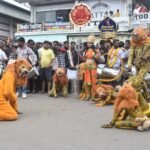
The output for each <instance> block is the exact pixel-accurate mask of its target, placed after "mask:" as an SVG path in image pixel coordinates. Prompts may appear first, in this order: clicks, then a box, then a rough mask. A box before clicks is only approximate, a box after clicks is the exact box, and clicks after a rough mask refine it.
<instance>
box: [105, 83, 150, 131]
mask: <svg viewBox="0 0 150 150" xmlns="http://www.w3.org/2000/svg"><path fill="white" fill-rule="evenodd" d="M122 113H124V114H125V115H123V117H122ZM146 120H148V118H147V117H146V116H145V115H144V114H143V112H142V110H141V107H140V105H139V102H138V93H137V92H136V90H135V89H134V88H133V87H132V86H131V84H130V83H125V84H124V85H123V87H122V88H121V89H120V91H119V94H118V95H117V98H116V100H115V104H114V116H113V119H112V121H111V122H110V124H106V125H104V126H103V127H104V128H111V127H113V126H115V127H116V128H122V129H137V130H142V129H141V128H142V126H143V125H144V126H145V121H146ZM149 126H150V124H149Z"/></svg>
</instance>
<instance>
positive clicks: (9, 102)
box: [0, 59, 31, 121]
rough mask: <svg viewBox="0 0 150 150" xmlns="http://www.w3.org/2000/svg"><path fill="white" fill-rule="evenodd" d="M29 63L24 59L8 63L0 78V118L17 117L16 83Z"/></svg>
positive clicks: (27, 68) (27, 69)
mask: <svg viewBox="0 0 150 150" xmlns="http://www.w3.org/2000/svg"><path fill="white" fill-rule="evenodd" d="M30 68H31V65H30V64H29V63H28V62H27V60H25V59H17V60H16V61H15V62H13V63H12V64H9V65H8V66H7V68H6V70H5V73H4V74H3V77H2V79H1V80H0V120H1V121H2V120H6V121H12V120H16V119H17V118H18V114H17V113H18V105H17V96H16V94H15V93H16V83H17V80H18V78H19V79H20V78H21V77H25V76H26V75H27V73H28V71H29V70H30Z"/></svg>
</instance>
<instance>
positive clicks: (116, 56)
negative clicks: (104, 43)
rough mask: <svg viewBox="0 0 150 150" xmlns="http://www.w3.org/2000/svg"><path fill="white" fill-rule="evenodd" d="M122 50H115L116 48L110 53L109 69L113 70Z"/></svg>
mask: <svg viewBox="0 0 150 150" xmlns="http://www.w3.org/2000/svg"><path fill="white" fill-rule="evenodd" d="M119 50H120V48H117V49H114V47H112V48H111V49H110V50H109V52H108V67H110V68H112V67H113V66H114V65H115V63H116V61H117V58H118V52H119ZM111 59H113V61H112V62H111Z"/></svg>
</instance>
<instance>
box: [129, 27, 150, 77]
mask: <svg viewBox="0 0 150 150" xmlns="http://www.w3.org/2000/svg"><path fill="white" fill-rule="evenodd" d="M131 36H132V37H131V49H130V54H129V59H128V66H129V67H131V66H132V65H134V66H135V67H136V69H137V70H138V76H140V77H141V78H142V79H144V76H145V74H146V73H147V72H148V70H149V69H150V38H149V37H148V36H147V34H146V32H145V30H144V29H143V28H139V27H138V28H135V29H134V30H133V32H132V34H131Z"/></svg>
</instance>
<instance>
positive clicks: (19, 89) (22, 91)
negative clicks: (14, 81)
mask: <svg viewBox="0 0 150 150" xmlns="http://www.w3.org/2000/svg"><path fill="white" fill-rule="evenodd" d="M26 89H27V88H26V86H21V87H18V88H17V92H19V93H26Z"/></svg>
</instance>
